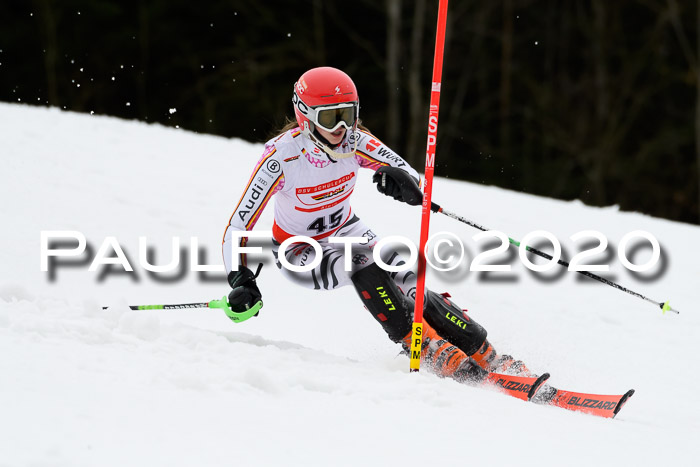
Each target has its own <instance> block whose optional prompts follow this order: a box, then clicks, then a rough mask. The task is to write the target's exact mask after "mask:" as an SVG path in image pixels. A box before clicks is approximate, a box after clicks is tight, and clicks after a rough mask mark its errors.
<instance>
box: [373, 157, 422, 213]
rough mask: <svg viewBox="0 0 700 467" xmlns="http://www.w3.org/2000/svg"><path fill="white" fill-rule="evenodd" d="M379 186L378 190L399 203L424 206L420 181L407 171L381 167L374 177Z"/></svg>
mask: <svg viewBox="0 0 700 467" xmlns="http://www.w3.org/2000/svg"><path fill="white" fill-rule="evenodd" d="M372 181H373V182H374V183H376V184H377V190H379V192H380V193H384V194H385V195H387V196H391V197H392V198H394V199H395V200H397V201H401V202H404V203H408V204H410V205H411V206H418V205H419V204H423V192H422V191H421V189H420V188H419V187H418V181H417V180H416V179H415V178H413V177H412V176H411V175H410V174H409V173H408V172H406V171H405V170H401V169H399V168H398V167H391V166H385V167H380V168H379V169H378V170H377V171H376V172H375V173H374V176H373V177H372Z"/></svg>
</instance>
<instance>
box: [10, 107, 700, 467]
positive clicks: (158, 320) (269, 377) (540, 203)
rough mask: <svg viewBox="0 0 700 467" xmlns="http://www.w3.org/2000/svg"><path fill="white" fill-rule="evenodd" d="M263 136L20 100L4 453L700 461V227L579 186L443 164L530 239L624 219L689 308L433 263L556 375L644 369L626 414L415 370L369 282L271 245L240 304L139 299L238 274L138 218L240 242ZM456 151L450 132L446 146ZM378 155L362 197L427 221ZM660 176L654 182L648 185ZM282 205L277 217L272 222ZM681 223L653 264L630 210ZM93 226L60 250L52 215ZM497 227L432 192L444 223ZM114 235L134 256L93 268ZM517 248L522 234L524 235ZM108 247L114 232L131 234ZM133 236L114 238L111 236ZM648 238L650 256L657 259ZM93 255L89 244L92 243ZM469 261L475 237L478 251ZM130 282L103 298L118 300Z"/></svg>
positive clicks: (138, 460) (174, 233)
mask: <svg viewBox="0 0 700 467" xmlns="http://www.w3.org/2000/svg"><path fill="white" fill-rule="evenodd" d="M261 150H262V146H261V145H260V144H249V143H246V142H242V141H240V140H235V139H224V138H219V137H213V136H206V135H198V134H193V133H189V132H186V131H183V130H177V129H172V128H165V127H162V126H159V125H149V124H146V123H142V122H134V121H124V120H119V119H115V118H108V117H102V116H90V115H81V114H75V113H67V112H62V111H59V110H57V109H47V108H37V107H30V106H25V105H13V104H0V154H1V155H2V156H1V157H2V171H1V175H0V179H1V180H2V183H1V185H0V187H1V188H0V198H1V199H2V204H0V215H1V216H0V218H1V219H2V222H3V228H2V249H1V250H0V264H2V269H0V271H1V275H0V466H2V467H6V466H25V465H32V466H120V467H121V466H124V465H130V466H160V465H163V466H165V465H167V466H191V465H205V466H224V465H226V466H228V465H236V466H248V465H250V466H253V465H255V466H262V465H272V466H277V465H304V466H330V465H333V466H335V465H339V466H341V465H342V466H346V465H347V466H350V465H353V466H355V465H407V464H408V463H412V462H415V463H416V465H431V466H436V465H505V464H506V463H511V462H513V463H517V464H518V465H553V466H554V465H556V466H561V465H581V466H590V465H636V466H644V465H655V466H656V465H669V464H673V465H697V459H698V457H699V455H700V449H699V448H698V443H697V439H698V434H699V433H700V417H699V415H700V411H699V410H698V404H697V403H696V402H695V400H696V398H697V397H696V395H697V388H698V387H699V386H700V376H699V373H698V370H697V369H698V366H697V358H698V355H699V354H700V340H698V331H699V330H700V317H699V316H698V312H697V311H698V309H697V304H698V303H699V302H700V291H699V289H700V287H699V286H700V254H699V253H698V246H697V240H698V238H700V228H698V227H696V226H691V225H687V224H681V223H676V222H670V221H666V220H660V219H654V218H652V217H649V216H645V215H641V214H636V213H625V212H619V211H618V209H617V208H615V207H608V208H602V209H601V208H591V207H587V206H584V205H583V204H582V203H580V202H562V201H556V200H552V199H544V198H538V197H534V196H529V195H524V194H518V193H513V192H509V191H506V190H502V189H497V188H494V187H488V186H480V185H475V184H470V183H463V182H457V181H452V180H446V179H436V181H435V185H434V192H433V198H434V200H435V201H436V202H438V203H440V204H441V205H442V206H443V207H444V208H445V209H448V210H451V211H454V212H457V213H458V214H461V215H463V216H465V217H467V218H469V219H472V220H474V221H475V222H477V223H480V224H482V225H484V226H487V227H489V228H493V229H499V230H502V231H504V232H506V233H507V234H508V235H510V236H511V237H513V238H516V239H521V238H522V237H524V236H525V234H527V233H528V232H530V231H533V230H547V231H550V232H552V233H553V234H554V235H556V237H557V238H558V239H559V240H560V241H561V243H562V244H563V245H564V249H565V251H566V252H567V254H568V255H569V257H570V256H571V253H575V252H576V251H578V249H579V248H580V244H576V243H574V242H572V241H571V240H570V239H569V237H570V236H571V235H572V234H574V233H576V232H579V231H581V230H589V229H594V230H598V231H600V232H603V233H604V234H605V236H606V237H607V238H608V240H609V241H610V246H609V247H608V250H607V251H608V252H609V253H610V254H609V255H608V256H606V255H604V254H603V255H598V256H596V257H595V258H593V259H594V260H597V261H596V262H604V263H607V264H610V265H611V272H610V273H609V274H608V276H609V277H611V278H612V279H613V280H616V281H617V282H619V283H621V284H622V285H625V286H627V287H628V288H630V289H632V290H635V291H638V292H640V293H642V294H644V295H646V296H648V297H650V298H652V299H654V300H658V301H663V300H667V299H671V300H672V305H673V306H674V307H675V308H677V309H679V310H681V314H680V315H678V316H676V315H670V314H667V315H662V314H661V313H660V311H659V310H658V309H657V308H655V307H654V305H652V304H650V303H647V302H645V301H643V300H640V299H638V298H635V297H633V296H631V295H628V294H626V293H623V292H620V291H618V290H615V289H613V288H612V287H609V286H605V285H603V284H599V283H596V282H593V281H590V280H587V279H585V278H583V279H584V280H580V276H579V275H578V274H575V273H566V272H564V273H563V274H560V275H554V276H553V277H552V274H554V272H556V271H553V272H552V273H546V274H545V275H546V276H547V277H551V279H550V280H549V281H544V280H541V279H536V278H535V277H534V274H531V273H530V272H529V271H527V270H526V269H525V268H524V267H522V265H521V263H520V261H519V260H518V259H517V256H514V257H511V258H509V259H506V258H505V256H503V255H502V256H500V257H499V259H500V260H501V261H500V262H504V261H505V262H507V263H508V264H511V265H513V271H512V272H511V273H509V274H500V275H499V274H490V275H487V276H486V278H484V277H483V275H480V274H477V273H475V272H468V271H467V270H466V269H465V268H461V269H460V270H459V271H460V272H458V273H455V272H453V273H451V274H444V273H436V272H435V271H433V270H430V271H429V275H428V285H429V286H430V287H431V288H432V289H434V290H436V291H438V292H442V291H449V293H450V294H452V297H453V299H454V301H455V302H456V303H458V304H460V305H461V306H463V307H465V308H468V309H469V313H470V315H471V316H472V318H474V319H476V320H477V321H479V322H480V323H481V324H483V325H484V326H485V327H486V328H487V329H488V331H489V336H490V337H489V338H490V340H491V341H492V343H493V344H494V346H495V347H496V348H497V349H499V350H500V351H502V352H507V353H512V354H514V355H515V356H516V357H518V358H521V359H523V360H525V361H526V362H527V363H528V365H529V366H530V368H532V369H533V370H535V371H538V372H543V371H549V372H550V373H551V374H552V377H551V379H550V382H551V383H552V384H553V385H555V386H558V387H562V388H566V389H572V390H578V391H587V392H594V393H622V392H624V391H626V390H627V389H630V388H634V389H636V390H637V392H636V394H635V395H634V397H633V398H632V399H631V400H630V402H629V403H628V404H627V405H626V406H625V408H624V410H622V412H621V413H620V415H619V416H618V417H617V418H616V419H614V420H609V419H599V418H596V417H593V416H588V415H581V414H576V413H572V412H569V411H565V410H561V409H556V408H549V407H542V406H537V405H535V404H528V403H525V402H522V401H520V400H517V399H514V398H510V397H508V396H505V395H502V394H500V393H498V392H496V391H492V390H486V389H478V388H473V387H469V386H464V385H460V384H457V383H456V382H454V381H451V380H443V379H439V378H437V377H435V376H434V375H432V374H429V373H427V372H425V371H422V372H420V373H418V374H410V373H408V361H407V360H406V358H405V357H402V356H398V352H399V349H398V348H397V346H396V345H394V344H392V343H391V342H389V341H388V339H386V337H385V336H384V334H383V332H382V331H381V329H380V327H379V326H378V325H377V324H376V323H375V322H374V320H373V319H372V318H371V317H370V315H369V313H367V312H366V311H365V310H364V309H363V307H362V305H361V304H360V302H359V300H358V299H357V298H356V296H355V292H354V291H353V290H352V289H351V288H345V289H342V290H339V291H334V292H314V291H309V290H305V289H300V288H297V287H295V286H294V285H292V284H291V283H288V282H286V281H285V280H284V279H283V278H282V277H281V275H280V274H279V272H278V271H277V269H276V268H275V267H274V265H273V263H272V262H271V259H270V256H271V255H270V253H269V250H268V249H266V250H265V253H266V254H265V255H264V258H265V259H264V261H265V263H266V264H267V266H266V267H265V268H263V271H262V275H261V277H260V279H259V285H260V289H261V290H262V292H263V298H264V301H265V308H264V309H263V310H262V312H261V314H260V316H259V317H257V318H255V319H252V320H250V321H248V322H245V323H242V324H238V325H236V324H233V323H232V322H230V321H229V320H228V319H227V318H226V317H225V316H224V314H223V313H221V312H219V311H217V310H207V309H197V310H182V311H156V310H153V311H131V310H129V309H128V308H127V306H126V305H127V304H160V303H180V302H202V301H208V300H211V299H214V298H220V297H222V296H223V295H224V294H226V293H227V290H228V287H227V285H226V283H225V279H224V277H223V274H220V273H198V272H193V271H191V270H190V267H189V266H186V267H183V268H181V269H180V270H178V271H176V272H173V273H162V274H150V273H147V271H145V270H144V268H143V267H142V266H140V264H139V248H138V238H139V237H140V236H146V237H147V238H148V244H149V245H151V246H153V247H154V249H155V257H154V258H152V261H153V262H154V263H155V264H166V263H167V262H169V260H170V259H171V248H172V247H171V244H172V243H171V242H172V239H173V238H179V239H180V241H181V244H182V245H181V246H182V248H183V251H184V252H185V253H186V254H187V255H189V253H190V252H191V248H190V246H189V239H190V237H197V238H198V240H199V248H200V249H201V253H202V254H201V255H200V263H201V264H205V263H206V264H215V265H219V264H220V261H221V260H220V245H221V236H222V234H223V230H224V227H225V225H226V223H227V221H228V218H229V216H230V213H231V211H232V210H233V208H234V206H235V203H236V202H237V200H238V197H239V196H240V192H241V190H242V188H243V186H244V183H245V182H246V181H247V178H248V176H249V174H250V171H251V169H252V167H253V165H254V163H255V162H256V161H257V159H258V157H259V155H260V153H261ZM438 157H439V152H438ZM370 175H371V174H370V173H369V172H366V171H363V172H362V173H361V177H360V178H361V180H360V181H359V185H358V188H357V189H356V190H355V191H356V192H355V195H354V200H355V201H354V209H355V211H356V212H357V213H358V214H359V215H360V217H362V218H363V220H365V221H366V222H367V223H368V224H369V225H371V226H373V228H374V230H375V231H376V232H377V233H379V234H380V235H383V236H387V235H393V234H401V235H405V236H407V237H409V238H411V239H413V241H415V242H416V243H417V241H418V223H419V217H420V209H418V208H411V207H409V206H406V205H398V204H397V203H396V202H394V201H392V200H391V199H389V198H386V197H383V196H381V195H379V194H377V192H376V190H375V189H374V188H373V187H372V186H371V177H370ZM649 189H656V188H654V187H650V188H649ZM271 211H272V209H270V208H268V210H267V212H266V213H265V214H264V215H263V217H262V219H261V220H260V222H259V223H258V226H257V227H256V229H261V230H262V229H264V230H269V229H270V227H271V223H272V219H271ZM637 229H643V230H646V231H649V232H651V233H652V234H653V235H654V236H655V237H656V238H657V239H658V240H659V242H660V244H661V245H662V251H663V256H662V259H663V261H662V263H663V264H665V267H663V268H661V266H659V268H657V269H656V271H655V272H656V275H655V276H654V277H651V278H647V279H646V280H644V278H639V277H636V276H634V275H633V274H631V273H630V272H629V271H628V270H626V269H624V268H623V267H622V266H621V265H620V262H619V260H618V259H617V256H616V254H615V250H616V245H617V244H618V243H619V242H620V239H621V238H622V236H623V235H624V234H626V233H627V232H630V231H633V230H637ZM52 230H77V231H80V232H82V233H83V234H84V235H85V237H86V238H87V242H88V244H89V246H90V248H91V255H88V254H85V255H83V256H81V257H78V258H76V259H73V260H72V261H73V262H72V263H71V264H70V265H68V264H67V263H66V262H65V261H67V260H68V258H60V260H61V261H64V262H62V263H60V265H59V266H57V267H56V268H55V269H54V271H53V272H54V273H53V279H52V278H51V277H50V275H49V273H47V272H42V271H41V270H40V232H41V231H52ZM438 231H448V232H452V233H454V234H456V235H458V236H459V237H460V238H461V239H463V241H464V243H465V245H466V247H467V252H468V258H473V256H474V254H475V253H476V252H477V251H478V250H479V249H480V248H481V246H482V245H483V243H479V244H477V243H476V242H475V241H474V240H472V236H473V235H474V234H476V233H478V231H476V230H474V229H472V228H470V227H468V226H466V225H464V224H461V223H459V222H457V221H455V220H453V219H450V218H448V217H446V216H441V215H434V216H433V218H432V224H431V232H438ZM110 236H113V237H115V238H116V240H117V241H118V243H119V245H120V246H121V247H122V248H123V250H124V252H125V254H126V256H127V258H128V260H129V262H130V264H131V265H132V266H133V267H134V272H131V273H125V272H124V271H123V270H122V269H121V268H120V267H119V266H109V267H104V266H101V267H100V268H98V270H97V271H96V272H90V271H88V267H89V265H90V262H91V261H92V259H93V257H94V255H95V254H96V253H97V250H98V249H99V248H100V245H102V242H103V241H104V240H105V239H106V238H107V237H110ZM511 250H512V252H515V249H514V248H511ZM110 251H111V250H110ZM112 256H113V254H112ZM649 256H650V254H649V250H648V249H641V250H640V251H639V252H638V254H637V255H636V256H635V259H634V260H635V262H636V263H643V262H645V260H646V258H648V257H649ZM76 260H77V261H76ZM465 264H466V266H468V261H465ZM103 305H109V306H110V308H109V309H108V310H106V311H103V310H102V309H101V306H103Z"/></svg>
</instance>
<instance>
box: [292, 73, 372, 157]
mask: <svg viewBox="0 0 700 467" xmlns="http://www.w3.org/2000/svg"><path fill="white" fill-rule="evenodd" d="M292 103H293V104H294V114H295V116H296V120H297V123H298V124H299V127H300V128H301V131H302V133H303V134H304V136H306V137H308V138H310V139H311V140H312V141H313V142H314V143H315V144H316V145H318V146H320V147H321V149H323V150H324V151H326V152H329V150H330V148H328V146H327V144H325V140H324V139H323V138H322V137H321V136H320V135H319V134H318V133H316V128H317V127H320V128H323V129H324V130H326V131H328V132H333V131H335V130H337V129H338V128H340V127H341V126H343V127H345V128H346V129H347V130H348V133H350V132H353V131H355V130H356V129H357V119H358V114H359V111H360V100H359V97H358V95H357V89H356V88H355V83H353V82H352V79H351V78H350V77H349V76H348V75H347V74H346V73H344V72H343V71H341V70H338V69H337V68H332V67H319V68H312V69H311V70H309V71H307V72H306V73H304V74H303V75H301V77H300V78H299V80H298V81H297V82H296V83H294V94H293V96H292ZM314 133H316V134H314ZM318 138H321V140H320V141H319V139H318ZM330 154H331V155H333V156H334V157H338V154H337V153H335V152H334V151H332V150H331V152H330Z"/></svg>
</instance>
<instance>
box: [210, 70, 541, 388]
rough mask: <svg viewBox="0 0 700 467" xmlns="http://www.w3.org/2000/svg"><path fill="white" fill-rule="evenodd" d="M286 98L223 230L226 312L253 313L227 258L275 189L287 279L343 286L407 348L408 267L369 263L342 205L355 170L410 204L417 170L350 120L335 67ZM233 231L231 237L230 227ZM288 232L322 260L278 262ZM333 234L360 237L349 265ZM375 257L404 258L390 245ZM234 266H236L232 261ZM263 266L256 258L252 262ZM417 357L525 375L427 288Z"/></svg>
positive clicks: (300, 253) (353, 94) (476, 372)
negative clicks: (288, 117)
mask: <svg viewBox="0 0 700 467" xmlns="http://www.w3.org/2000/svg"><path fill="white" fill-rule="evenodd" d="M292 103H293V105H294V113H295V116H296V121H292V122H290V124H288V125H287V126H286V127H285V128H284V129H283V130H281V133H280V134H279V135H278V136H277V137H275V138H273V139H271V140H270V141H268V142H267V143H266V144H265V150H264V152H263V155H262V157H261V159H260V161H258V163H257V165H256V166H255V169H254V170H253V173H252V175H251V177H250V180H249V182H248V184H247V186H246V187H245V190H244V191H243V195H242V196H241V199H240V201H239V202H238V205H237V206H236V209H235V210H234V211H233V214H232V215H231V218H230V220H229V225H228V227H227V228H226V232H225V234H224V242H223V255H224V263H225V265H226V270H227V272H228V282H229V284H230V285H231V288H232V290H231V292H230V294H229V296H228V301H229V305H230V310H226V313H227V315H228V316H229V317H230V318H231V319H232V320H234V321H243V320H245V319H248V318H250V317H252V316H254V315H257V314H258V312H259V310H260V308H261V307H262V300H261V298H262V294H261V292H260V290H259V289H258V286H257V284H256V281H255V279H256V278H257V276H258V274H259V273H260V267H258V270H257V272H256V273H253V272H252V271H251V270H250V269H249V268H248V267H247V261H246V255H245V254H240V255H237V256H238V257H237V258H235V259H237V261H236V262H235V263H234V258H233V257H232V249H231V246H232V243H233V242H236V243H237V244H238V246H240V247H243V246H244V245H245V244H246V242H247V237H243V236H241V232H245V231H249V230H251V229H252V228H253V226H254V225H255V223H256V221H257V220H258V219H259V218H260V214H261V213H262V211H263V209H265V206H266V205H267V203H268V201H269V200H270V198H272V196H273V195H276V196H275V200H276V201H275V207H274V224H273V227H272V234H273V239H272V240H273V254H274V256H275V259H276V261H277V266H278V267H279V268H280V270H281V271H282V274H283V275H284V276H286V277H287V278H288V279H290V280H292V281H294V282H296V283H298V284H300V285H302V286H305V287H310V288H313V289H317V290H318V289H324V290H331V289H335V288H338V287H343V286H346V285H350V284H352V285H353V286H354V287H355V289H356V291H357V293H358V295H359V296H360V299H361V300H362V302H363V304H364V306H365V307H366V308H367V310H369V312H370V313H371V314H372V316H373V317H374V318H375V319H376V320H377V322H378V323H379V324H380V325H381V326H382V328H383V329H384V331H386V333H387V335H388V336H389V339H391V340H392V341H394V342H396V343H400V344H402V346H403V347H404V349H405V350H407V349H408V348H409V347H410V339H411V331H412V322H413V307H414V298H415V282H416V275H415V274H414V273H413V272H412V271H403V272H399V273H395V272H394V273H389V272H387V271H385V270H384V269H382V268H381V267H380V266H379V265H378V264H377V263H375V262H374V260H373V256H372V248H373V247H374V245H376V243H377V241H378V240H379V239H378V238H377V236H376V235H375V234H374V233H373V232H372V230H371V229H370V228H369V227H368V226H367V225H365V224H364V222H362V221H361V220H360V218H359V217H358V216H357V215H356V214H355V213H354V212H353V211H352V209H351V207H350V195H352V192H353V190H354V188H355V182H356V181H357V173H358V170H359V169H360V168H366V169H369V170H373V171H375V174H374V176H373V182H375V183H376V184H377V189H378V190H379V192H381V193H383V194H385V195H387V196H391V197H393V198H394V199H396V200H397V201H401V202H405V203H408V204H410V205H419V204H421V203H422V199H423V198H422V197H423V195H422V192H421V190H420V188H419V186H418V183H419V175H418V173H417V172H416V171H415V170H414V169H413V168H412V167H411V166H409V165H408V164H407V163H406V161H404V160H403V159H402V158H401V157H400V156H399V155H397V154H396V153H395V152H394V151H392V150H391V149H389V148H388V147H387V146H386V145H384V144H383V143H382V142H381V141H379V140H378V139H377V138H376V137H375V136H373V135H372V134H371V133H369V132H368V131H367V130H366V129H365V128H364V127H362V126H361V125H360V124H359V120H358V114H359V109H360V104H359V98H358V94H357V89H356V88H355V84H354V83H353V81H352V79H350V77H349V76H348V75H347V74H345V73H344V72H342V71H341V70H338V69H335V68H330V67H321V68H313V69H311V70H309V71H307V72H306V73H304V74H303V75H302V76H301V77H300V78H299V80H298V81H297V82H296V83H295V84H294V89H293V96H292ZM234 232H237V234H236V235H233V233H234ZM293 236H307V237H311V238H313V239H314V240H316V241H317V242H318V244H320V246H321V251H320V255H322V258H321V261H320V262H319V263H318V265H317V266H316V267H314V268H313V269H311V270H309V271H306V272H296V271H293V270H291V268H289V267H282V264H281V262H280V258H279V246H280V244H281V243H282V242H284V241H285V240H286V239H288V238H290V237H293ZM334 237H346V238H347V237H355V238H358V237H362V238H363V240H365V243H363V244H358V243H354V244H353V245H352V250H351V251H352V253H351V255H352V256H351V265H352V268H351V270H350V271H346V270H345V263H346V261H345V255H346V246H345V244H344V243H342V242H340V243H339V242H337V241H333V238H334ZM316 255H317V251H316V250H315V249H314V246H313V245H311V244H309V243H296V244H294V245H293V246H291V247H290V248H288V249H287V251H286V252H285V254H284V258H285V259H286V260H287V263H288V264H291V265H293V266H304V265H309V264H311V263H312V262H313V261H314V259H315V258H316ZM382 260H384V262H385V263H386V264H389V265H391V266H396V265H401V264H404V263H402V261H401V258H400V257H399V255H398V254H397V253H395V252H390V254H388V255H386V257H384V256H382ZM234 265H235V267H234ZM260 266H262V265H260ZM424 321H425V323H424V331H423V334H424V335H423V347H422V352H421V361H422V362H423V364H424V365H425V366H427V367H428V368H429V369H430V370H432V371H433V372H435V373H436V374H438V375H439V376H442V377H451V378H454V379H455V380H457V381H460V382H478V381H481V380H483V378H484V377H485V375H486V374H487V372H499V373H504V372H506V373H511V374H520V375H527V376H529V375H530V372H529V371H528V370H527V368H526V367H525V366H524V365H523V364H522V362H520V361H515V360H513V358H512V357H510V356H508V355H501V356H499V355H497V353H496V351H495V350H494V348H493V346H491V345H490V344H489V342H488V340H487V339H486V330H485V329H484V328H483V327H482V326H480V325H479V324H478V323H477V322H476V321H474V320H473V319H471V318H469V317H468V316H466V315H465V314H464V313H463V311H462V310H461V309H460V308H459V307H458V306H456V305H455V304H453V303H452V302H451V301H450V300H448V299H447V297H446V296H443V295H439V294H436V293H434V292H432V291H430V290H426V296H425V309H424Z"/></svg>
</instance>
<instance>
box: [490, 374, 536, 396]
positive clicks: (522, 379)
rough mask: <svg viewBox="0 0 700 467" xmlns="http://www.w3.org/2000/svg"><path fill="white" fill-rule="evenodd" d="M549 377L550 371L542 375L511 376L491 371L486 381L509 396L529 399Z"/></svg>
mask: <svg viewBox="0 0 700 467" xmlns="http://www.w3.org/2000/svg"><path fill="white" fill-rule="evenodd" d="M548 378H549V373H544V374H543V375H542V376H533V377H529V376H511V375H502V374H500V373H489V374H488V375H487V376H486V379H485V383H486V384H487V385H488V386H491V387H494V386H495V387H496V388H498V389H499V390H500V391H502V392H504V393H506V394H508V395H509V396H513V397H516V398H518V399H522V400H524V401H529V400H530V399H532V397H533V396H534V395H535V394H536V393H537V391H538V390H539V389H540V387H541V386H542V384H543V383H544V382H545V381H547V379H548Z"/></svg>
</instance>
